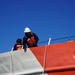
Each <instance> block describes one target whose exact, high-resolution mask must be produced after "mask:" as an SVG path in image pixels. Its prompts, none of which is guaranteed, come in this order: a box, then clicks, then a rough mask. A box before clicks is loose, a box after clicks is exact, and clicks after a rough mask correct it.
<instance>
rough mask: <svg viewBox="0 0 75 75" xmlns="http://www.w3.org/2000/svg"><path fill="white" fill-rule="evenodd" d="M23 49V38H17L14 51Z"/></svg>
mask: <svg viewBox="0 0 75 75" xmlns="http://www.w3.org/2000/svg"><path fill="white" fill-rule="evenodd" d="M21 49H23V42H22V39H20V38H18V39H17V40H16V44H15V45H14V48H13V51H15V50H21Z"/></svg>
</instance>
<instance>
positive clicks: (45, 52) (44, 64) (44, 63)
mask: <svg viewBox="0 0 75 75" xmlns="http://www.w3.org/2000/svg"><path fill="white" fill-rule="evenodd" d="M50 42H51V38H49V41H48V44H47V45H46V46H45V51H44V62H43V68H45V66H46V54H47V46H48V45H50Z"/></svg>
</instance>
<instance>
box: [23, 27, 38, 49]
mask: <svg viewBox="0 0 75 75" xmlns="http://www.w3.org/2000/svg"><path fill="white" fill-rule="evenodd" d="M24 33H25V36H24V37H23V49H25V50H26V47H28V48H31V47H37V46H38V45H37V43H38V41H39V38H38V36H37V35H36V34H35V33H34V32H31V30H30V28H28V27H26V28H25V29H24Z"/></svg>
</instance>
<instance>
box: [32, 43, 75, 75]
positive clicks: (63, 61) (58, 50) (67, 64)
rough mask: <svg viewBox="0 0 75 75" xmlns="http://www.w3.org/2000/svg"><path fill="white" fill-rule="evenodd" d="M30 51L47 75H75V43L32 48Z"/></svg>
mask: <svg viewBox="0 0 75 75" xmlns="http://www.w3.org/2000/svg"><path fill="white" fill-rule="evenodd" d="M31 51H32V52H33V54H34V55H35V57H36V58H37V60H38V61H39V62H40V64H41V65H42V67H43V68H44V70H45V72H46V73H48V75H75V42H66V43H59V44H51V45H48V46H39V47H34V48H31ZM44 56H46V57H44ZM44 58H45V61H44Z"/></svg>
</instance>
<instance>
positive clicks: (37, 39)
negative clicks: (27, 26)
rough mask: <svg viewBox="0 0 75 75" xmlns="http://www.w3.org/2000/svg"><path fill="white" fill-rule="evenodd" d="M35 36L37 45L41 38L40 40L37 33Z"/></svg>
mask: <svg viewBox="0 0 75 75" xmlns="http://www.w3.org/2000/svg"><path fill="white" fill-rule="evenodd" d="M33 34H34V38H35V40H36V44H37V42H38V41H39V38H38V36H37V35H36V34H35V33H33Z"/></svg>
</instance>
